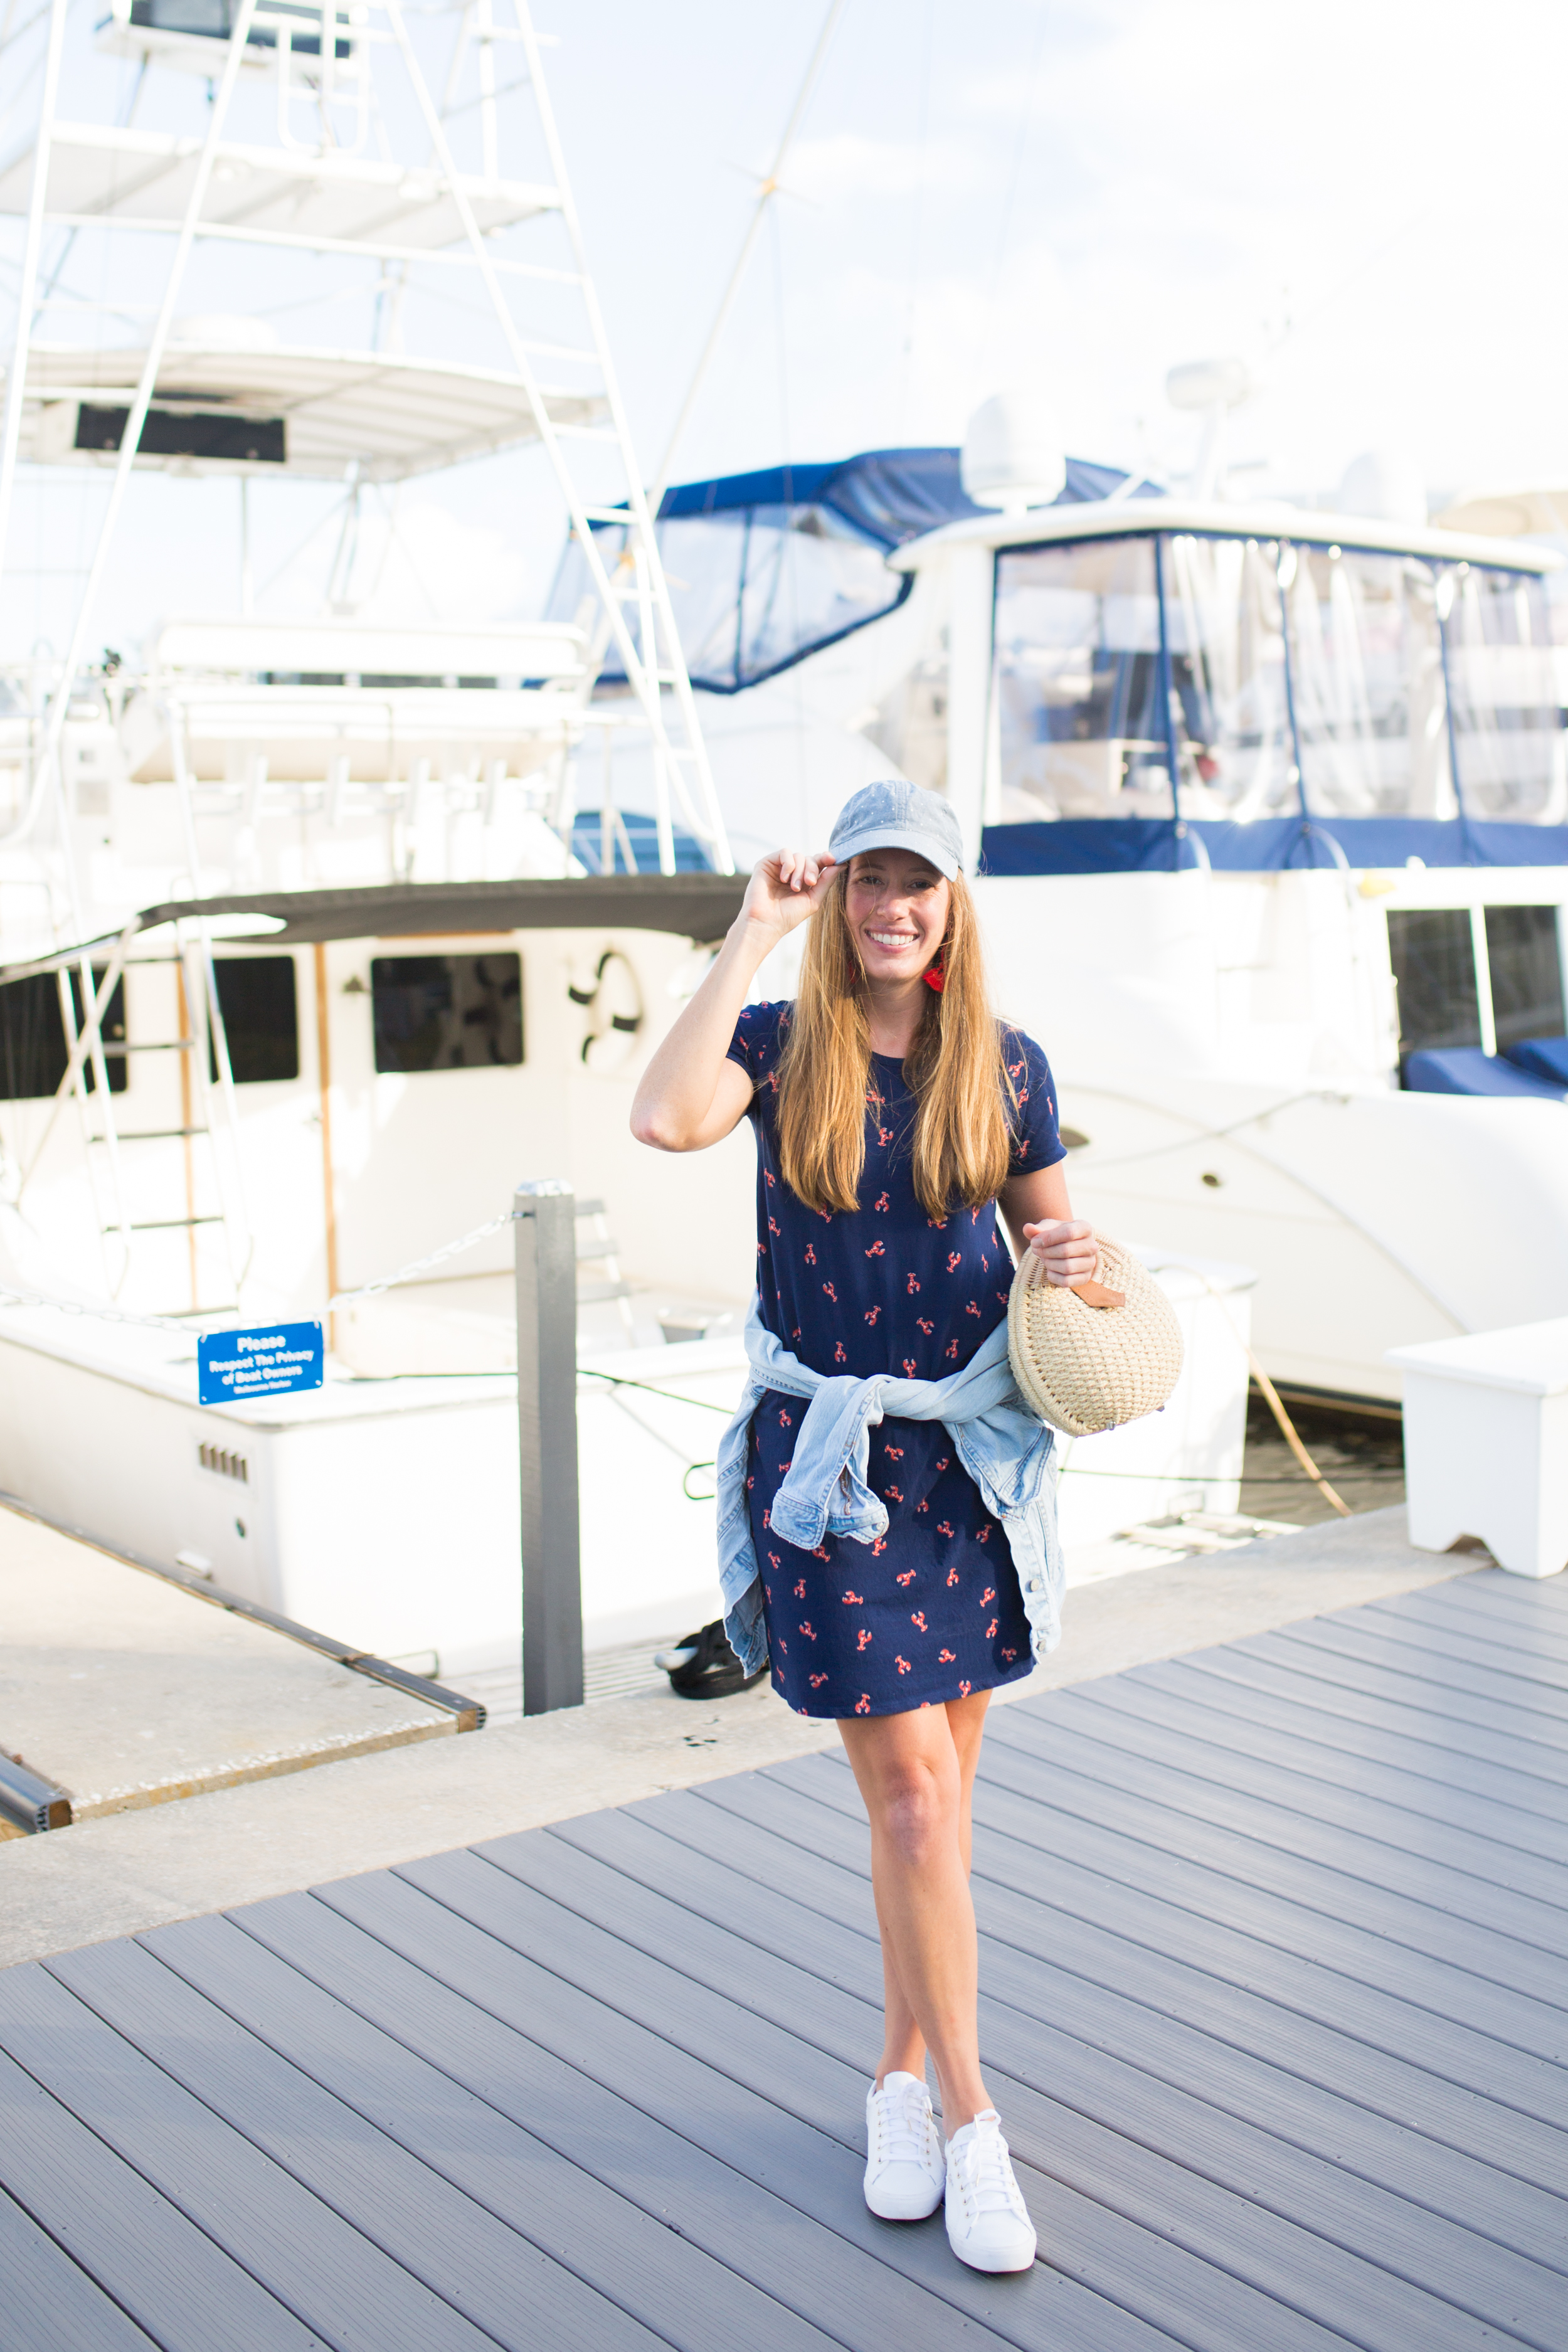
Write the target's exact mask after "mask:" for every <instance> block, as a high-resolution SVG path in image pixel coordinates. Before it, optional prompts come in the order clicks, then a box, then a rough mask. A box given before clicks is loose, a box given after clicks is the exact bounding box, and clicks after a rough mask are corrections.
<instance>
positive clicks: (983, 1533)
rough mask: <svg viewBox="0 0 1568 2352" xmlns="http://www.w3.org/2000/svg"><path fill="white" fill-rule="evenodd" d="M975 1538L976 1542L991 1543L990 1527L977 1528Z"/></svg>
mask: <svg viewBox="0 0 1568 2352" xmlns="http://www.w3.org/2000/svg"><path fill="white" fill-rule="evenodd" d="M974 1540H975V1542H976V1543H989V1542H990V1540H991V1530H990V1528H988V1527H985V1528H976V1529H975V1531H974Z"/></svg>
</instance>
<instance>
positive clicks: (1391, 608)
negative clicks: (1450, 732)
mask: <svg viewBox="0 0 1568 2352" xmlns="http://www.w3.org/2000/svg"><path fill="white" fill-rule="evenodd" d="M1291 559H1294V561H1293V564H1292V562H1291ZM1286 569H1287V572H1289V585H1288V587H1287V589H1286V596H1285V601H1286V605H1287V609H1288V611H1289V632H1290V680H1291V688H1292V692H1293V694H1294V697H1295V705H1296V727H1297V732H1298V735H1299V737H1300V745H1301V769H1302V774H1303V777H1304V779H1305V787H1306V797H1307V805H1308V807H1309V808H1310V809H1311V810H1312V811H1313V812H1314V813H1315V814H1319V815H1323V816H1423V817H1451V816H1453V815H1454V814H1456V803H1455V800H1454V788H1453V782H1452V778H1451V776H1450V772H1449V765H1448V740H1447V725H1446V704H1445V699H1444V686H1443V646H1442V638H1441V634H1440V631H1439V627H1438V619H1437V601H1438V600H1437V596H1436V583H1435V582H1434V579H1433V575H1432V572H1431V569H1430V567H1429V566H1428V565H1427V564H1426V563H1423V562H1418V561H1417V559H1416V558H1415V556H1407V555H1374V554H1368V553H1365V552H1363V551H1360V550H1358V549H1355V548H1345V549H1341V548H1338V547H1306V546H1297V547H1293V548H1292V549H1290V550H1289V553H1288V556H1287V562H1286Z"/></svg>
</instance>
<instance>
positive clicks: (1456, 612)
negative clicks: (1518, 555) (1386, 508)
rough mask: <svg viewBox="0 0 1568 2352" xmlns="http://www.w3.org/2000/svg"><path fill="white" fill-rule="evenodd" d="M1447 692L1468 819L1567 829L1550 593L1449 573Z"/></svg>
mask: <svg viewBox="0 0 1568 2352" xmlns="http://www.w3.org/2000/svg"><path fill="white" fill-rule="evenodd" d="M1438 593H1439V597H1440V599H1441V601H1442V602H1444V603H1445V604H1447V621H1446V624H1445V626H1446V629H1447V652H1448V688H1449V692H1450V693H1451V694H1452V696H1453V699H1454V746H1455V750H1456V751H1457V753H1458V762H1459V788H1460V791H1461V792H1462V793H1463V794H1464V801H1465V809H1466V813H1467V814H1468V815H1470V816H1474V817H1479V818H1482V819H1485V820H1487V821H1489V822H1491V823H1494V824H1563V822H1564V820H1565V819H1568V758H1565V747H1568V738H1565V737H1564V735H1563V730H1562V727H1561V725H1560V723H1559V716H1560V714H1559V711H1558V707H1557V705H1558V698H1557V686H1556V678H1555V674H1554V671H1553V667H1552V614H1551V609H1550V606H1549V604H1548V602H1547V597H1546V592H1545V589H1544V588H1543V586H1542V583H1541V582H1540V581H1539V580H1538V579H1535V578H1533V577H1531V575H1529V574H1527V573H1525V572H1503V571H1499V570H1495V569H1493V568H1492V567H1490V566H1489V565H1484V564H1479V563H1458V564H1451V565H1450V566H1449V567H1448V569H1447V572H1445V573H1444V574H1443V575H1442V578H1441V580H1440V582H1439V583H1438Z"/></svg>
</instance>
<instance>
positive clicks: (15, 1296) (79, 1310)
mask: <svg viewBox="0 0 1568 2352" xmlns="http://www.w3.org/2000/svg"><path fill="white" fill-rule="evenodd" d="M511 1220H512V1212H511V1210H510V1209H505V1210H503V1211H502V1213H501V1214H500V1216H499V1217H491V1218H490V1219H489V1221H488V1223H485V1224H482V1225H476V1226H475V1227H474V1230H473V1232H472V1233H471V1234H463V1236H462V1238H461V1239H460V1240H458V1241H455V1242H447V1243H446V1244H444V1245H443V1246H442V1247H441V1248H440V1249H437V1250H432V1251H431V1252H430V1254H429V1255H428V1256H427V1257H416V1259H415V1260H414V1261H413V1263H412V1264H411V1265H400V1266H399V1267H398V1269H397V1272H396V1273H395V1274H386V1275H383V1276H381V1278H380V1280H379V1281H377V1282H366V1283H362V1284H361V1286H360V1287H359V1288H358V1289H357V1290H335V1291H334V1292H333V1293H332V1296H331V1298H329V1299H328V1301H327V1305H328V1307H329V1308H331V1307H342V1306H345V1305H346V1304H347V1303H348V1302H349V1300H351V1299H353V1298H379V1297H381V1295H382V1293H383V1292H384V1291H387V1290H393V1289H395V1287H396V1286H397V1285H398V1284H399V1283H400V1282H412V1281H413V1279H414V1276H416V1274H425V1273H427V1272H428V1271H429V1269H430V1267H431V1266H433V1265H445V1264H446V1263H447V1259H448V1258H452V1257H459V1256H461V1255H462V1253H463V1251H464V1250H470V1249H472V1248H474V1247H475V1245H476V1244H478V1243H479V1242H482V1241H488V1240H489V1236H490V1235H491V1234H499V1233H500V1232H502V1231H504V1229H505V1227H506V1226H508V1225H509V1224H510V1223H511ZM0 1305H5V1306H7V1307H53V1308H54V1309H55V1311H56V1313H57V1314H59V1315H80V1316H84V1317H85V1318H87V1319H88V1320H89V1321H91V1322H97V1323H123V1324H126V1325H128V1326H130V1327H131V1328H132V1329H134V1330H139V1331H177V1332H178V1333H179V1335H180V1337H181V1338H182V1339H190V1338H191V1337H192V1335H193V1334H197V1335H198V1336H199V1334H200V1331H201V1329H202V1328H203V1326H204V1324H205V1325H211V1326H214V1327H216V1325H217V1324H218V1323H219V1322H222V1321H227V1320H229V1319H231V1318H233V1317H234V1316H235V1315H237V1313H239V1312H240V1310H239V1309H238V1308H237V1307H226V1308H217V1309H215V1311H214V1313H213V1314H212V1315H211V1316H205V1317H204V1316H190V1317H187V1318H185V1319H184V1321H181V1320H179V1319H177V1318H174V1317H173V1316H169V1315H128V1314H127V1313H126V1312H125V1311H124V1309H123V1308H122V1307H88V1306H84V1305H82V1304H81V1302H80V1301H79V1300H78V1299H74V1298H57V1297H54V1296H52V1294H50V1293H49V1292H47V1291H43V1290H16V1289H13V1288H12V1287H11V1286H10V1285H9V1284H0ZM273 1319H276V1318H273ZM660 1393H661V1394H662V1391H660Z"/></svg>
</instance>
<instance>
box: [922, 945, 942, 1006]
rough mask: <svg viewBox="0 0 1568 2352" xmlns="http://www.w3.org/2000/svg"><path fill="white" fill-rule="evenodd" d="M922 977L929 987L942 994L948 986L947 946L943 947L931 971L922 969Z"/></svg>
mask: <svg viewBox="0 0 1568 2352" xmlns="http://www.w3.org/2000/svg"><path fill="white" fill-rule="evenodd" d="M921 979H922V980H923V981H924V982H925V984H926V986H927V987H928V988H934V989H935V991H936V992H937V994H938V995H939V996H940V995H941V994H942V990H943V989H944V988H945V987H946V986H947V950H946V948H945V947H944V948H943V949H942V953H941V954H940V955H939V956H938V958H937V960H936V961H935V962H934V963H933V964H932V966H931V970H930V971H922V972H921Z"/></svg>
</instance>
